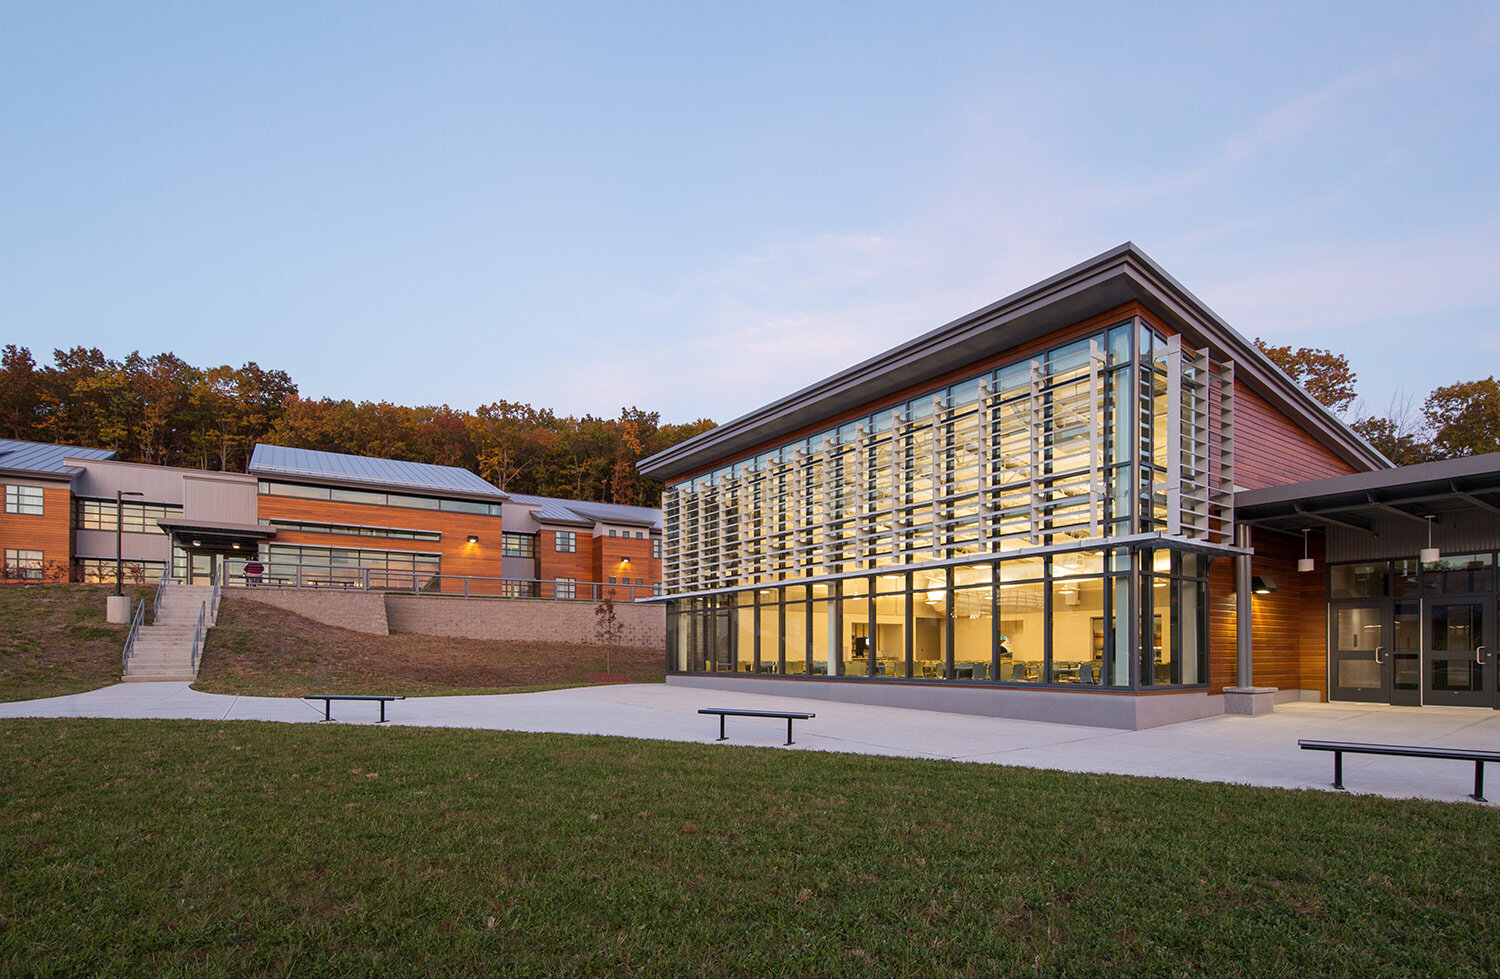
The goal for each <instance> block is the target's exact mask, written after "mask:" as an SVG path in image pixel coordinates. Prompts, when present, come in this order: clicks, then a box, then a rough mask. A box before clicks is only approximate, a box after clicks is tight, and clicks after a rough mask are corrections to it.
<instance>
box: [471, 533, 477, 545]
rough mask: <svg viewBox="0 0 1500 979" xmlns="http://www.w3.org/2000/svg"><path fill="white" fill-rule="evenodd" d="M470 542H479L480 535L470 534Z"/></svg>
mask: <svg viewBox="0 0 1500 979" xmlns="http://www.w3.org/2000/svg"><path fill="white" fill-rule="evenodd" d="M469 543H470V544H478V543H479V535H478V534H470V535H469Z"/></svg>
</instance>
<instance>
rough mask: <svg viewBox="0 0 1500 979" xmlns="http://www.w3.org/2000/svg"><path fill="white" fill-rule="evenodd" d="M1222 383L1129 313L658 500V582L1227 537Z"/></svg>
mask: <svg viewBox="0 0 1500 979" xmlns="http://www.w3.org/2000/svg"><path fill="white" fill-rule="evenodd" d="M1232 385H1233V370H1232V367H1231V366H1230V365H1221V364H1217V363H1210V361H1209V357H1208V353H1207V352H1206V351H1196V350H1193V349H1191V348H1189V347H1186V346H1184V345H1183V343H1182V342H1181V339H1180V338H1178V337H1165V336H1162V335H1161V334H1158V333H1156V332H1154V331H1153V330H1152V329H1151V328H1150V327H1149V326H1148V325H1147V324H1146V323H1145V321H1144V320H1141V319H1132V320H1127V321H1125V322H1121V323H1119V324H1116V325H1114V326H1112V327H1110V328H1108V329H1105V330H1100V331H1098V332H1097V333H1093V334H1090V335H1086V336H1083V337H1079V338H1076V339H1072V340H1069V341H1068V342H1067V343H1064V344H1061V345H1058V346H1056V347H1053V348H1051V349H1049V350H1044V351H1040V352H1038V353H1036V354H1034V355H1032V356H1030V357H1028V358H1027V359H1025V360H1022V361H1019V362H1016V363H1012V364H1008V365H1005V366H1003V367H1000V368H998V369H996V370H993V371H987V372H985V373H983V374H981V375H978V376H976V377H971V378H968V379H966V380H962V381H959V382H956V383H954V384H951V385H948V386H946V387H942V388H937V389H934V390H932V391H929V392H927V393H925V394H922V395H920V396H918V397H915V398H911V399H910V400H907V401H904V402H902V403H899V404H893V405H889V406H887V407H884V408H882V409H881V410H879V411H876V412H873V413H872V414H869V415H866V416H863V417H860V418H856V419H852V420H849V421H846V422H843V423H841V424H840V425H838V426H837V427H835V428H829V429H828V430H827V431H824V432H819V433H817V434H814V435H811V436H809V437H807V438H805V439H800V440H798V441H796V442H792V443H789V444H787V445H784V446H781V447H779V448H776V449H773V450H771V451H768V452H762V453H760V454H758V455H756V456H754V457H753V458H744V459H739V460H735V461H733V462H731V463H729V464H727V465H725V466H722V467H720V468H719V469H717V470H715V471H713V472H710V473H706V474H703V475H700V476H697V477H694V478H693V479H690V480H685V481H683V482H680V483H677V484H675V485H673V486H669V487H668V488H667V489H666V491H665V492H664V493H663V510H664V519H665V521H666V535H665V536H666V547H665V548H664V552H665V556H664V566H663V577H664V579H665V581H666V584H667V592H668V593H669V594H670V593H672V592H685V593H691V592H696V591H707V590H710V589H717V588H724V587H736V586H740V585H749V584H762V583H772V582H781V581H788V580H797V579H800V578H811V577H819V576H825V575H826V576H833V575H840V574H847V573H849V572H851V571H859V570H874V569H877V568H883V567H901V566H911V567H916V566H921V565H924V564H932V563H935V562H939V561H957V560H961V559H966V558H978V557H979V556H981V555H989V554H993V555H996V556H999V555H1002V554H1004V553H1006V552H1010V551H1017V550H1024V549H1032V548H1040V547H1047V546H1059V545H1062V546H1068V545H1078V544H1084V543H1087V542H1099V545H1100V546H1103V544H1104V542H1106V541H1108V540H1109V539H1110V538H1111V537H1116V536H1124V535H1126V534H1131V533H1137V532H1146V531H1161V532H1163V533H1165V534H1167V535H1170V536H1173V537H1183V538H1188V539H1195V540H1207V541H1212V542H1220V543H1223V542H1228V540H1229V536H1230V533H1231V528H1230V526H1229V516H1230V513H1231V510H1230V502H1231V497H1232V493H1231V487H1232V485H1233V481H1232V471H1231V468H1230V459H1229V456H1228V454H1227V453H1224V452H1218V451H1210V448H1211V447H1210V442H1209V435H1210V431H1211V430H1220V431H1228V430H1230V428H1229V426H1230V424H1231V411H1232V407H1233V393H1232ZM1074 594H1079V593H1077V592H1075V591H1073V590H1070V591H1069V592H1067V593H1066V595H1065V596H1064V595H1063V594H1062V593H1059V595H1058V596H1053V598H1057V599H1058V600H1059V601H1062V600H1064V598H1068V599H1070V598H1071V596H1073V595H1074ZM1051 600H1052V598H1049V599H1048V601H1049V602H1050V601H1051ZM1100 604H1101V605H1102V604H1103V603H1102V601H1101V603H1100ZM928 617H929V616H927V615H926V613H921V612H920V611H919V613H918V614H917V619H916V621H915V622H914V628H915V629H919V630H923V631H925V630H927V629H929V628H930V627H928V626H925V625H923V624H922V623H921V619H923V618H928ZM932 641H933V642H936V641H937V640H936V639H935V638H933V639H932ZM943 641H945V642H946V641H947V640H946V637H943ZM845 661H846V662H847V657H846V658H845ZM943 663H944V670H945V671H946V670H948V669H949V667H948V665H947V652H946V651H944V654H943ZM993 665H994V664H991V667H993ZM954 669H958V668H954ZM962 669H963V670H965V671H968V670H969V669H970V668H968V667H963V668H962ZM972 672H975V673H977V672H979V670H978V669H977V668H975V669H973V670H972ZM991 672H993V669H992V670H991ZM1080 675H1081V676H1082V677H1083V678H1084V679H1085V680H1087V679H1088V678H1089V675H1090V674H1089V673H1088V671H1087V670H1086V669H1085V670H1082V671H1081V672H1080Z"/></svg>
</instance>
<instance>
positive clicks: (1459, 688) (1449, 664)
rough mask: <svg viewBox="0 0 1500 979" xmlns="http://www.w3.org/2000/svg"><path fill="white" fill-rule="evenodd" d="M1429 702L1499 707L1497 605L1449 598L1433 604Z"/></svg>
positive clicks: (1429, 625) (1426, 690) (1426, 666)
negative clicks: (1496, 642)
mask: <svg viewBox="0 0 1500 979" xmlns="http://www.w3.org/2000/svg"><path fill="white" fill-rule="evenodd" d="M1427 635H1428V636H1429V641H1428V647H1427V656H1426V662H1425V663H1424V664H1423V671H1422V678H1423V681H1424V683H1423V686H1424V689H1423V692H1422V693H1423V696H1422V701H1423V703H1426V704H1446V705H1449V706H1454V707H1496V706H1500V703H1497V700H1496V670H1495V640H1494V636H1495V607H1494V602H1493V601H1491V600H1489V599H1488V598H1486V599H1479V598H1470V599H1447V598H1441V599H1436V600H1433V601H1429V602H1428V605H1427Z"/></svg>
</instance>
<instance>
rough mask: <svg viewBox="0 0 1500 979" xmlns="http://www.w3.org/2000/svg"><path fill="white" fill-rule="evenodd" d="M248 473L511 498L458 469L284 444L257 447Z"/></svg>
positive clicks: (488, 497)
mask: <svg viewBox="0 0 1500 979" xmlns="http://www.w3.org/2000/svg"><path fill="white" fill-rule="evenodd" d="M249 471H250V472H251V473H252V474H254V475H256V476H281V477H285V478H289V479H302V480H308V481H312V482H320V483H337V484H340V485H356V486H381V487H384V488H386V489H396V490H411V491H420V492H427V493H442V494H447V495H453V496H463V497H471V498H472V497H480V498H484V499H489V500H504V499H507V496H506V494H504V493H502V492H500V490H498V489H496V488H495V487H494V486H491V485H490V484H489V483H486V482H485V481H484V480H482V479H480V478H479V477H478V476H476V475H474V474H473V473H471V472H469V471H468V470H467V469H459V468H458V467H457V466H435V465H432V464H431V463H426V462H401V461H399V460H396V459H374V458H371V457H369V456H355V455H345V454H343V453H341V452H318V451H316V450H313V449H293V448H289V447H288V446H284V445H263V444H262V445H256V447H255V451H254V452H253V453H251V456H250V467H249Z"/></svg>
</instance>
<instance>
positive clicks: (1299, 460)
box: [1234, 379, 1355, 489]
mask: <svg viewBox="0 0 1500 979" xmlns="http://www.w3.org/2000/svg"><path fill="white" fill-rule="evenodd" d="M1354 471H1355V469H1354V467H1353V466H1351V465H1350V464H1349V463H1347V462H1345V461H1344V460H1342V459H1340V458H1339V457H1338V456H1337V455H1335V454H1334V453H1333V452H1332V450H1330V449H1329V448H1328V447H1327V446H1325V445H1323V444H1322V443H1321V442H1319V441H1318V440H1317V439H1315V438H1313V437H1312V436H1311V435H1309V434H1308V433H1307V432H1305V431H1303V430H1302V429H1301V428H1298V427H1297V423H1296V422H1294V421H1292V420H1291V419H1290V418H1288V417H1286V416H1285V415H1283V414H1282V413H1281V412H1279V411H1277V410H1276V409H1275V408H1273V407H1271V405H1270V403H1269V402H1267V401H1266V399H1265V398H1262V397H1261V396H1260V395H1258V394H1256V393H1255V392H1254V391H1251V390H1250V389H1249V388H1247V387H1246V386H1245V385H1244V384H1243V383H1242V382H1241V381H1239V380H1238V379H1236V380H1235V382H1234V481H1235V484H1236V485H1238V486H1243V487H1244V488H1245V489H1264V488H1265V487H1267V486H1282V485H1285V484H1286V483H1300V482H1303V481H1304V480H1308V479H1322V478H1323V477H1325V476H1343V475H1345V474H1347V473H1352V472H1354Z"/></svg>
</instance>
